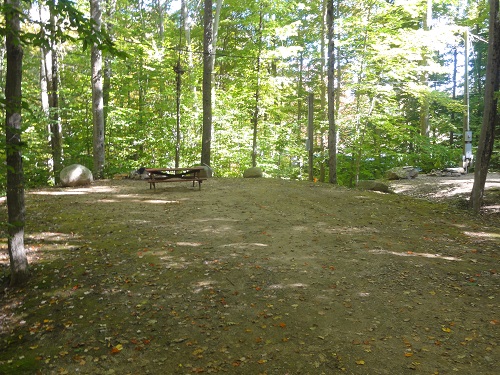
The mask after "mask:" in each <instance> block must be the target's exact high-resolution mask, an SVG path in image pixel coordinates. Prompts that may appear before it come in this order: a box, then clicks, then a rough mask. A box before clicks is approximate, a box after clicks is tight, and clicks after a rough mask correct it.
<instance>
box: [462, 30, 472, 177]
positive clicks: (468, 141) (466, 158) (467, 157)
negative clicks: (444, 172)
mask: <svg viewBox="0 0 500 375" xmlns="http://www.w3.org/2000/svg"><path fill="white" fill-rule="evenodd" d="M464 43H465V51H464V54H465V56H464V57H465V62H464V64H465V67H464V71H465V72H464V123H463V136H464V140H463V156H462V161H463V164H462V165H463V168H464V170H465V172H466V173H467V172H468V168H469V166H470V164H471V162H472V134H471V132H470V125H469V30H467V29H466V30H465V32H464Z"/></svg>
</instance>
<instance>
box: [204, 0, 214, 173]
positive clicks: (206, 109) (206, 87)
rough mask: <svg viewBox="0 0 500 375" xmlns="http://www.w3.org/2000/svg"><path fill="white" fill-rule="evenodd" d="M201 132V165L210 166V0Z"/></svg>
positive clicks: (209, 1) (206, 17)
mask: <svg viewBox="0 0 500 375" xmlns="http://www.w3.org/2000/svg"><path fill="white" fill-rule="evenodd" d="M203 27H204V32H203V130H202V139H201V163H202V164H205V165H208V166H209V165H210V147H211V142H212V72H213V69H214V66H213V59H212V54H213V40H212V39H213V14H212V0H205V13H204V16H203Z"/></svg>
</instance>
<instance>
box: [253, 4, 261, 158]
mask: <svg viewBox="0 0 500 375" xmlns="http://www.w3.org/2000/svg"><path fill="white" fill-rule="evenodd" d="M257 43H258V44H259V47H258V52H257V66H256V67H255V74H256V76H257V82H256V87H255V107H254V111H253V118H252V123H253V137H252V167H256V166H257V130H258V127H259V112H260V65H261V62H260V59H261V56H260V55H261V53H262V9H261V10H260V16H259V30H258V40H257Z"/></svg>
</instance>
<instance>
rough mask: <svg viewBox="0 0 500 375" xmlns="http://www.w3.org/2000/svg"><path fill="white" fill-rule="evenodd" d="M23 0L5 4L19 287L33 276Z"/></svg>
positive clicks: (10, 187) (13, 265) (13, 258)
mask: <svg viewBox="0 0 500 375" xmlns="http://www.w3.org/2000/svg"><path fill="white" fill-rule="evenodd" d="M19 9H20V0H6V1H5V7H4V16H5V21H6V22H5V27H6V40H5V45H6V49H7V75H6V81H5V134H6V143H5V147H6V150H5V151H6V156H7V210H8V234H9V238H8V251H9V258H10V271H11V275H10V285H11V286H17V285H20V284H22V283H23V282H25V281H26V279H27V278H28V275H29V269H28V258H27V255H26V249H25V247H24V224H25V204H24V171H23V163H22V155H21V149H22V142H21V132H22V131H21V107H22V93H21V82H22V72H23V48H22V46H21V38H20V33H21V31H20V29H21V22H20V14H19V12H20V11H19Z"/></svg>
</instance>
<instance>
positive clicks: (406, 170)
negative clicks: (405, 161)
mask: <svg viewBox="0 0 500 375" xmlns="http://www.w3.org/2000/svg"><path fill="white" fill-rule="evenodd" d="M417 176H418V169H417V168H415V167H394V168H391V169H389V170H388V171H387V172H385V178H387V179H388V180H405V179H406V180H409V179H410V178H415V177H417Z"/></svg>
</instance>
